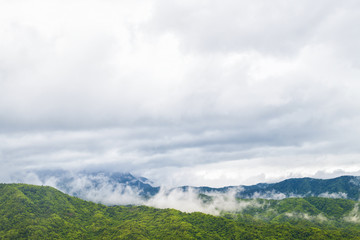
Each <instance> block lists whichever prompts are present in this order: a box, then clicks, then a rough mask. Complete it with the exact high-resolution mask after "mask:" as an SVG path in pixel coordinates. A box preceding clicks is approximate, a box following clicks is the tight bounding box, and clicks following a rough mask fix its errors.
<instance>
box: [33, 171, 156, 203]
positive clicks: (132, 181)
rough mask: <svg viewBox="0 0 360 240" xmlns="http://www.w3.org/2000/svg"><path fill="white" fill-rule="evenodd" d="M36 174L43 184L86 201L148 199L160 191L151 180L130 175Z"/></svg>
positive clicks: (85, 172)
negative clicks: (115, 196)
mask: <svg viewBox="0 0 360 240" xmlns="http://www.w3.org/2000/svg"><path fill="white" fill-rule="evenodd" d="M35 174H36V175H37V177H38V178H39V180H40V181H41V183H42V184H44V185H50V186H53V187H56V188H57V189H59V190H61V191H63V192H64V193H67V194H70V195H72V196H76V197H80V198H82V199H86V200H96V199H94V196H95V198H96V197H99V198H101V199H103V197H106V195H111V194H112V193H117V194H128V195H133V196H140V197H144V198H148V197H150V196H153V195H155V194H156V193H158V192H159V189H160V187H156V186H152V184H153V183H152V182H151V181H150V180H149V179H147V178H144V177H135V176H133V175H132V174H130V173H119V172H105V171H97V172H89V171H82V172H69V171H64V170H55V171H54V170H50V171H45V170H43V171H36V172H35ZM100 195H103V196H100ZM104 195H105V196H104ZM100 202H101V201H100Z"/></svg>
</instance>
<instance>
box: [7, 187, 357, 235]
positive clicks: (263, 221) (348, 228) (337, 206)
mask: <svg viewBox="0 0 360 240" xmlns="http://www.w3.org/2000/svg"><path fill="white" fill-rule="evenodd" d="M237 202H238V203H239V206H241V207H240V208H238V209H237V210H236V211H225V212H223V213H222V214H221V216H211V215H208V214H203V213H199V212H195V213H184V212H180V211H177V210H174V209H157V208H152V207H146V206H105V205H102V204H96V203H93V202H88V201H84V200H81V199H79V198H76V197H71V196H69V195H67V194H64V193H62V192H61V191H58V190H56V189H54V188H52V187H47V186H34V185H27V184H0V239H268V240H273V239H284V240H285V239H316V240H321V239H324V240H325V239H359V238H360V217H359V216H360V211H359V207H358V205H359V202H356V201H353V200H348V199H331V198H318V197H308V198H288V199H283V200H264V199H257V200H254V199H247V200H240V199H238V200H237Z"/></svg>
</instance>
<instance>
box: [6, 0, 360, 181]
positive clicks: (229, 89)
mask: <svg viewBox="0 0 360 240" xmlns="http://www.w3.org/2000/svg"><path fill="white" fill-rule="evenodd" d="M135 2H136V3H134V2H132V1H124V2H121V3H115V2H111V3H110V2H102V1H93V2H92V3H91V4H87V5H86V9H87V10H88V11H83V10H82V9H81V7H80V6H79V5H77V4H75V3H74V4H75V5H71V6H72V7H71V8H68V5H67V3H60V2H56V3H45V1H38V2H36V4H37V5H36V4H35V5H36V6H43V7H44V8H45V9H47V10H48V11H42V12H36V11H35V10H34V8H31V9H32V11H27V9H28V7H31V6H28V5H27V4H25V3H24V4H25V5H19V4H16V3H10V2H7V3H5V2H4V3H1V5H3V8H1V9H2V10H0V11H2V14H1V19H2V22H3V23H4V25H2V26H1V27H0V36H1V44H0V144H1V146H0V161H1V163H2V164H3V166H6V168H7V170H8V171H11V170H12V169H13V170H14V171H15V169H16V168H21V169H26V168H42V167H44V168H46V167H54V168H55V167H64V168H116V169H120V170H122V169H124V170H126V171H136V172H146V171H148V173H149V174H150V173H151V174H155V175H156V174H157V172H159V171H162V170H163V169H166V168H169V169H173V168H174V169H175V170H174V172H175V171H176V170H178V171H179V172H182V171H185V170H186V169H187V168H191V167H193V168H195V169H197V171H198V172H197V173H195V172H193V176H192V177H194V179H197V177H198V176H199V175H201V174H200V172H201V166H203V167H209V166H210V165H211V164H220V165H221V164H223V165H222V166H227V163H234V162H240V163H239V166H241V168H240V169H245V168H246V167H249V168H253V167H254V166H256V164H255V163H256V161H258V158H263V160H262V161H260V162H261V164H263V165H264V166H267V167H269V166H268V165H267V162H269V161H270V162H272V163H273V164H276V165H277V166H278V167H279V168H281V167H282V166H287V169H293V170H294V169H296V168H297V167H299V166H300V165H302V164H303V165H307V164H309V163H311V159H319V158H320V157H321V156H325V157H324V158H326V156H327V155H331V156H336V157H337V158H338V162H337V163H338V165H339V167H338V168H335V169H342V168H343V167H345V168H343V169H342V171H345V172H348V171H349V170H348V169H347V168H346V166H349V165H352V166H353V168H354V172H356V171H357V170H358V166H357V164H356V163H355V162H354V161H353V162H352V163H350V160H347V161H346V162H347V164H345V165H346V166H345V165H342V163H341V162H340V161H341V159H342V158H343V157H344V158H347V157H348V156H349V155H351V154H352V155H353V156H356V155H357V154H359V152H358V147H357V144H356V143H357V142H358V141H359V137H358V136H359V134H358V133H359V130H360V128H359V127H358V120H359V116H358V109H359V102H360V99H359V96H360V94H359V89H360V88H359V87H360V86H359V83H358V79H359V71H358V68H357V66H356V64H355V62H354V56H355V55H356V52H357V51H358V50H359V48H358V47H357V44H356V43H357V42H358V34H357V31H356V30H355V29H354V28H352V27H351V26H352V25H354V24H353V23H354V22H355V23H356V22H357V18H358V17H357V15H356V10H357V9H358V5H357V4H356V2H355V1H345V2H341V3H339V2H335V1H330V2H328V1H327V2H325V1H320V2H316V3H314V2H310V1H304V2H301V3H295V2H286V3H285V2H283V1H275V2H271V3H270V2H265V1H255V2H253V3H251V4H250V3H248V2H245V1H240V2H239V1H225V2H223V1H222V2H220V1H211V2H210V1H209V2H206V1H205V2H204V1H203V2H189V1H185V2H184V1H182V2H179V1H175V2H172V3H168V2H166V1H149V2H148V3H145V2H144V1H140V2H139V1H135ZM139 3H141V4H139ZM109 4H110V5H109ZM139 6H141V7H139ZM14 9H17V11H14ZM56 9H59V12H60V13H66V14H67V17H66V19H62V18H59V15H58V14H59V13H57V12H56V11H55V10H56ZM25 10H26V11H25ZM100 10H101V11H100ZM85 12H88V13H89V15H86V16H85ZM90 13H91V14H90ZM91 16H93V17H91ZM44 19H46V21H45V20H44ZM59 19H62V20H63V22H59ZM332 26H334V28H332ZM344 26H350V27H347V28H345V27H344ZM79 29H81V30H82V31H79ZM350 36H351V39H350ZM184 49H187V51H184ZM339 56H341V57H339ZM294 156H301V157H303V158H304V159H303V160H301V161H300V160H296V161H295V160H293V161H288V160H287V158H289V159H294ZM354 158H355V157H354ZM249 159H252V160H254V161H253V162H250V160H249ZM244 162H247V164H248V165H246V166H245V165H242V163H244ZM220 165H219V166H218V167H219V168H220V169H221V166H220ZM270 165H271V164H270ZM334 165H336V161H335V160H333V159H332V160H331V161H330V160H329V161H328V162H327V161H322V165H321V166H320V165H319V166H317V167H316V168H317V169H316V170H310V168H307V166H303V167H304V168H306V169H307V170H306V171H307V172H304V171H305V170H304V171H300V170H299V171H300V173H294V174H315V172H316V171H320V170H324V171H325V172H327V173H328V172H329V171H330V172H331V171H332V172H333V171H334ZM211 166H212V165H211ZM149 168H151V169H150V170H148V169H149ZM322 168H324V169H322ZM223 169H226V167H225V168H223ZM281 169H282V168H281ZM151 170H153V171H151ZM208 170H209V172H212V169H211V167H210V168H209V169H208ZM224 171H225V170H224ZM239 171H240V170H239ZM261 171H263V172H261V173H253V174H255V175H254V176H253V177H255V178H258V177H259V178H260V177H261V176H260V175H261V174H265V173H266V174H267V175H266V177H265V178H266V179H271V178H273V177H274V176H270V177H269V173H268V172H267V171H269V168H264V169H262V170H261ZM294 171H295V170H294ZM284 172H286V174H289V173H288V172H287V171H284ZM181 174H182V173H181ZM181 174H179V177H184V176H185V175H181ZM197 174H198V175H197ZM244 174H245V175H246V173H244ZM205 175H206V174H205ZM225 175H226V174H225V172H223V173H222V174H219V175H217V176H221V177H223V176H225ZM163 177H164V176H163ZM186 177H189V176H186ZM280 177H283V175H282V176H280ZM165 178H166V177H165ZM219 178H220V177H219ZM250 178H251V177H250V176H247V177H244V178H241V177H238V179H242V180H246V179H250ZM184 181H185V180H184ZM175 182H176V181H175ZM212 183H215V180H214V181H213V182H212Z"/></svg>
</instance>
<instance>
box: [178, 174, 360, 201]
mask: <svg viewBox="0 0 360 240" xmlns="http://www.w3.org/2000/svg"><path fill="white" fill-rule="evenodd" d="M189 188H193V189H194V190H197V191H199V192H200V193H203V194H207V193H211V192H217V193H225V192H228V191H230V190H233V191H236V196H237V197H239V198H264V199H283V198H289V197H309V196H317V197H328V198H347V199H352V200H358V199H359V197H360V177H357V176H341V177H337V178H333V179H315V178H291V179H287V180H284V181H281V182H278V183H259V184H256V185H251V186H228V187H223V188H210V187H189V186H184V187H181V188H180V189H182V190H183V191H186V190H188V189H189Z"/></svg>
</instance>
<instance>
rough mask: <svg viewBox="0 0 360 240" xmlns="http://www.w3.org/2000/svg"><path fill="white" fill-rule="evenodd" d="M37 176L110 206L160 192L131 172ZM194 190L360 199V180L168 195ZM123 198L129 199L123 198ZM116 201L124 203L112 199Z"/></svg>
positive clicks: (293, 180) (289, 181)
mask: <svg viewBox="0 0 360 240" xmlns="http://www.w3.org/2000/svg"><path fill="white" fill-rule="evenodd" d="M34 173H35V174H36V176H37V177H38V179H39V180H40V182H41V184H43V185H50V186H54V187H56V188H57V189H59V190H61V191H63V192H64V193H67V194H70V195H72V196H77V197H80V198H82V199H85V200H91V201H95V202H102V203H105V204H108V205H113V204H140V203H141V201H142V200H144V199H149V198H152V197H154V196H155V195H157V194H158V193H159V192H160V187H158V186H154V184H153V183H152V182H151V181H150V180H149V179H147V178H144V177H136V176H133V175H132V174H130V173H119V172H105V171H97V172H86V171H83V172H76V173H74V172H69V171H62V170H61V171H36V172H34ZM16 182H22V181H21V178H19V179H17V181H16ZM190 189H191V190H192V191H194V192H197V193H200V194H206V195H209V194H214V193H216V194H224V193H228V192H234V193H235V195H236V197H238V198H243V199H252V198H262V199H284V198H289V197H310V196H317V197H328V198H345V199H352V200H358V199H359V198H360V177H357V176H341V177H337V178H333V179H315V178H291V179H286V180H284V181H281V182H278V183H259V184H256V185H250V186H246V185H240V186H226V187H222V188H212V187H192V186H182V187H176V188H172V189H168V190H166V192H167V193H171V192H173V191H182V192H188V191H189V190H190ZM114 195H117V197H116V196H114ZM120 195H122V196H126V197H122V198H119V196H120ZM115 198H116V199H122V200H123V201H120V202H119V201H117V200H116V201H115V200H112V199H115ZM104 199H105V201H104ZM141 199H142V200H141Z"/></svg>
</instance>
